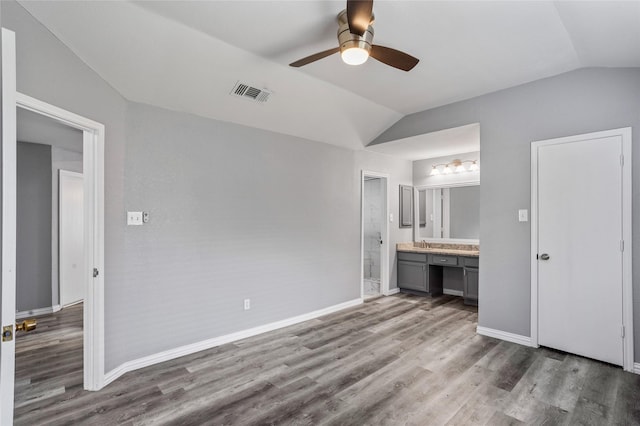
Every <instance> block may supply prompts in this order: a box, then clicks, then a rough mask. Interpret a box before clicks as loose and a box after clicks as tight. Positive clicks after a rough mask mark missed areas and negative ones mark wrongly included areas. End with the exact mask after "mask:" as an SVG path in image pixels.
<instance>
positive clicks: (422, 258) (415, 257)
mask: <svg viewBox="0 0 640 426" xmlns="http://www.w3.org/2000/svg"><path fill="white" fill-rule="evenodd" d="M398 260H407V261H409V262H424V263H427V255H426V254H422V253H407V252H404V251H399V252H398Z"/></svg>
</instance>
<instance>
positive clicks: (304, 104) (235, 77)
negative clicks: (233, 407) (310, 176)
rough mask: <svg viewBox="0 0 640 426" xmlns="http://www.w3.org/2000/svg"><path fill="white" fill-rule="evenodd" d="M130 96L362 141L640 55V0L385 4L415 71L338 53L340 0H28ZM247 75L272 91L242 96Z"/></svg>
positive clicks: (383, 23)
mask: <svg viewBox="0 0 640 426" xmlns="http://www.w3.org/2000/svg"><path fill="white" fill-rule="evenodd" d="M20 4H21V5H22V6H23V7H24V8H25V9H27V11H28V12H30V13H31V14H32V15H33V16H34V17H35V18H36V19H38V20H39V21H40V22H41V23H43V24H44V25H45V26H46V27H47V28H49V30H50V31H51V32H52V33H53V34H54V35H55V36H56V37H58V38H59V39H60V40H61V41H62V42H63V43H65V44H66V45H67V46H68V47H69V48H70V49H72V50H73V51H74V52H75V53H76V54H77V55H78V56H79V57H80V58H81V59H82V60H84V61H85V62H86V63H87V64H88V65H89V66H90V67H92V68H93V69H94V70H95V71H96V72H97V73H98V74H100V75H101V76H102V77H103V78H104V79H105V80H106V81H107V82H109V83H110V84H111V85H112V86H113V87H114V88H116V89H117V90H118V91H119V92H120V93H121V94H122V95H123V96H124V97H126V98H127V99H129V100H131V101H136V102H143V103H148V104H152V105H157V106H161V107H164V108H168V109H172V110H178V111H185V112H189V113H193V114H197V115H201V116H205V117H210V118H214V119H218V120H223V121H229V122H235V123H239V124H244V125H248V126H252V127H257V128H262V129H267V130H271V131H275V132H280V133H284V134H289V135H295V136H299V137H303V138H306V139H311V140H316V141H321V142H326V143H331V144H335V145H340V146H345V147H349V148H352V149H361V148H362V147H363V146H365V145H367V144H368V143H369V142H370V141H371V140H373V139H374V138H375V137H376V136H377V135H379V134H380V133H381V132H382V131H384V130H385V129H387V128H388V127H389V126H391V125H392V124H393V123H395V122H396V121H397V120H399V119H400V118H402V117H403V116H404V115H406V114H410V113H413V112H417V111H421V110H424V109H428V108H432V107H436V106H439V105H444V104H448V103H451V102H455V101H458V100H462V99H468V98H471V97H474V96H478V95H481V94H484V93H489V92H493V91H496V90H500V89H504V88H508V87H512V86H515V85H519V84H523V83H526V82H529V81H533V80H537V79H540V78H544V77H549V76H553V75H556V74H560V73H563V72H566V71H570V70H573V69H577V68H582V67H639V66H640V2H614V1H602V2H598V1H596V2H557V1H532V2H528V1H501V2H493V1H473V2H464V1H443V2H440V1H381V0H378V1H376V2H375V3H374V13H375V16H376V20H375V23H374V27H375V38H374V43H376V44H381V45H384V46H388V47H393V48H396V49H400V50H403V51H406V52H407V53H409V54H411V55H413V56H416V57H418V58H419V59H420V63H419V64H418V65H417V66H416V68H414V69H413V70H412V71H410V72H408V73H406V72H403V71H399V70H396V69H394V68H391V67H388V66H385V65H383V64H381V63H379V62H377V61H375V60H372V59H370V60H369V61H367V62H366V63H365V64H364V65H361V66H357V67H354V66H349V65H345V64H343V63H342V62H341V60H340V57H339V55H337V54H336V55H333V56H330V57H327V58H325V59H322V60H320V61H318V62H315V63H313V64H310V65H307V66H305V67H302V68H291V67H289V66H288V64H289V63H290V62H293V61H294V60H297V59H300V58H302V57H305V56H307V55H310V54H312V53H315V52H318V51H321V50H325V49H329V48H331V47H335V46H337V40H336V30H337V23H336V15H337V14H338V12H340V11H341V10H342V9H343V8H344V7H345V3H344V2H334V1H157V2H156V1H143V2H129V1H117V2H114V1H106V2H103V1H65V2H59V1H58V2H52V1H20ZM237 81H242V82H246V83H248V84H250V85H252V86H255V87H258V88H261V89H268V90H269V91H271V92H273V94H272V95H271V97H270V99H269V101H268V102H266V103H264V104H259V103H253V102H250V101H247V100H244V99H238V98H235V97H232V96H230V95H229V92H230V91H231V89H232V88H233V86H234V85H235V83H236V82H237Z"/></svg>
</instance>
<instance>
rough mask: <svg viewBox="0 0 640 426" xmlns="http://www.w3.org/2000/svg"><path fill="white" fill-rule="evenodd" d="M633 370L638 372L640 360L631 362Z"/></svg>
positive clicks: (639, 372) (639, 371) (639, 370)
mask: <svg viewBox="0 0 640 426" xmlns="http://www.w3.org/2000/svg"><path fill="white" fill-rule="evenodd" d="M633 372H634V373H636V374H640V362H634V363H633Z"/></svg>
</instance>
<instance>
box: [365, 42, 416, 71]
mask: <svg viewBox="0 0 640 426" xmlns="http://www.w3.org/2000/svg"><path fill="white" fill-rule="evenodd" d="M369 56H371V57H372V58H374V59H377V60H379V61H380V62H382V63H383V64H387V65H390V66H392V67H394V68H398V69H399V70H402V71H411V69H412V68H413V67H415V66H416V65H417V64H418V62H420V59H418V58H414V57H413V56H411V55H409V54H407V53H404V52H401V51H399V50H396V49H392V48H390V47H384V46H378V45H374V46H371V52H369Z"/></svg>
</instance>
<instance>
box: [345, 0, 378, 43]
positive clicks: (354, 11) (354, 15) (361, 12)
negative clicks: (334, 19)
mask: <svg viewBox="0 0 640 426" xmlns="http://www.w3.org/2000/svg"><path fill="white" fill-rule="evenodd" d="M372 13H373V0H347V22H349V31H351V34H357V35H359V36H362V35H364V32H365V31H367V28H368V27H369V23H371V14H372Z"/></svg>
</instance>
